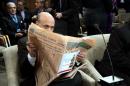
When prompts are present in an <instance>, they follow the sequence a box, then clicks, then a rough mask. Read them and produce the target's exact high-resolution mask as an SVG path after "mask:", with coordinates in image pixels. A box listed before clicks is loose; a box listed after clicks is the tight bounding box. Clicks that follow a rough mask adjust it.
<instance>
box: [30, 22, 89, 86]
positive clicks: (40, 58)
mask: <svg viewBox="0 0 130 86" xmlns="http://www.w3.org/2000/svg"><path fill="white" fill-rule="evenodd" d="M81 40H82V39H81V38H76V37H70V36H63V35H60V34H57V33H54V32H49V31H47V30H45V29H43V28H40V27H38V26H37V25H35V24H33V23H32V24H31V25H30V27H29V31H28V41H29V42H31V43H33V44H34V45H35V47H36V49H37V52H36V53H37V57H36V59H37V60H36V65H35V66H36V86H47V85H48V84H49V83H50V82H51V81H53V80H54V79H55V78H56V77H58V76H59V75H58V70H59V67H60V64H61V60H62V57H63V54H65V53H67V52H70V51H72V50H73V49H75V50H76V49H77V46H78V44H79V42H81ZM89 47H91V43H89ZM77 50H78V49H77Z"/></svg>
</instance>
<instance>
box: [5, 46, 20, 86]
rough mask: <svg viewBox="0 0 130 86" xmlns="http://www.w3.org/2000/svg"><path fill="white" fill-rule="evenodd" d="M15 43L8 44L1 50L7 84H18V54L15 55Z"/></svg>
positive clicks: (17, 85)
mask: <svg viewBox="0 0 130 86" xmlns="http://www.w3.org/2000/svg"><path fill="white" fill-rule="evenodd" d="M17 50H18V49H17V45H15V46H10V47H8V48H5V49H4V50H3V57H4V60H5V67H6V73H7V80H8V86H19V83H18V75H17V74H18V70H17V66H18V65H17V63H18V58H17V57H18V56H17Z"/></svg>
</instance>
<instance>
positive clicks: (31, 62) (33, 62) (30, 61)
mask: <svg viewBox="0 0 130 86" xmlns="http://www.w3.org/2000/svg"><path fill="white" fill-rule="evenodd" d="M28 61H29V63H30V64H31V65H32V66H35V61H36V58H35V57H31V55H30V54H29V53H28Z"/></svg>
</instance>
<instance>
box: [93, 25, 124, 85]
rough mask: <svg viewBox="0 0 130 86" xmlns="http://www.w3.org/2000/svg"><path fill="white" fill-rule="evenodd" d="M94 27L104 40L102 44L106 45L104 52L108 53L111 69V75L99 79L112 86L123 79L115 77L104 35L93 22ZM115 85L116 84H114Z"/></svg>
mask: <svg viewBox="0 0 130 86" xmlns="http://www.w3.org/2000/svg"><path fill="white" fill-rule="evenodd" d="M94 27H95V28H96V29H97V30H98V31H99V32H100V33H101V35H102V38H103V41H104V44H105V47H106V52H107V55H108V58H109V62H110V66H111V70H112V76H108V77H104V78H102V79H100V80H101V81H103V82H105V83H107V84H108V83H109V85H110V86H111V84H112V86H114V85H115V83H118V82H120V81H123V79H122V78H119V77H116V76H115V74H114V68H113V63H112V59H111V56H110V53H109V50H108V48H107V43H106V40H105V37H104V33H103V32H102V31H101V29H100V28H99V25H98V24H94ZM110 80H111V81H110ZM116 86H117V85H116Z"/></svg>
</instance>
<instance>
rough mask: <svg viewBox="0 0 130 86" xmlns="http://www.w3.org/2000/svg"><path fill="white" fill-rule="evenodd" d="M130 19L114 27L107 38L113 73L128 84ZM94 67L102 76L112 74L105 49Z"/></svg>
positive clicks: (129, 76) (129, 84) (129, 69)
mask: <svg viewBox="0 0 130 86" xmlns="http://www.w3.org/2000/svg"><path fill="white" fill-rule="evenodd" d="M129 37H130V21H129V22H127V23H125V24H124V25H122V26H121V27H119V28H115V29H114V30H113V31H112V33H111V35H110V39H109V43H108V45H107V49H108V51H109V54H110V58H111V60H112V63H113V68H114V74H115V75H116V76H118V77H121V78H123V79H124V81H125V82H126V84H127V86H130V38H129ZM95 67H96V68H97V70H98V71H99V72H100V73H101V75H103V76H109V75H112V67H111V65H110V59H109V56H108V53H107V50H106V51H105V53H104V57H103V59H102V61H101V62H96V64H95Z"/></svg>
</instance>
